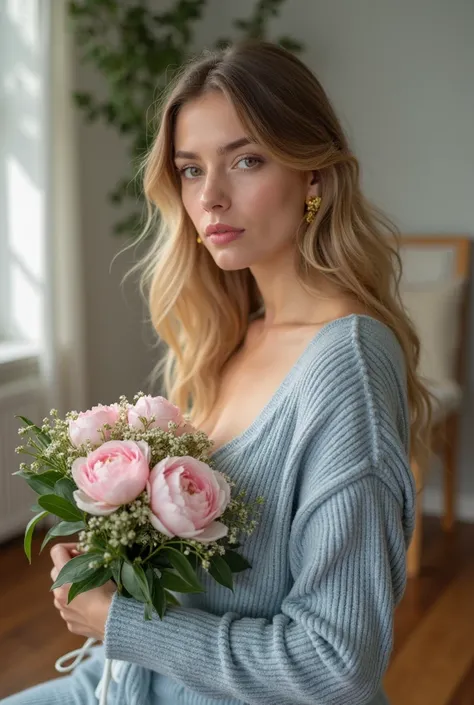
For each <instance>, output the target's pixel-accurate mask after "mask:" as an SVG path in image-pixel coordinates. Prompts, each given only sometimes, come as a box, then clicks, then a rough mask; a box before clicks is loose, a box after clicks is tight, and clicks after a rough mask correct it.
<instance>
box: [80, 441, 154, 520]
mask: <svg viewBox="0 0 474 705" xmlns="http://www.w3.org/2000/svg"><path fill="white" fill-rule="evenodd" d="M150 456H151V453H150V446H149V445H148V443H145V441H107V442H106V443H103V444H102V445H101V446H100V447H99V448H97V449H96V450H93V451H92V453H89V455H88V456H87V458H77V460H75V461H74V462H73V464H72V476H73V478H74V480H75V482H76V485H77V486H78V488H79V489H77V490H75V492H74V499H75V501H76V504H77V506H78V507H79V509H82V510H83V511H85V512H87V513H88V514H94V515H96V516H101V515H102V516H105V515H107V514H112V512H115V511H116V510H117V509H118V508H119V507H120V505H121V504H127V503H128V502H132V501H133V500H134V499H136V497H138V495H139V494H140V492H143V490H144V489H145V487H146V485H147V482H148V478H149V475H150V467H149V463H150Z"/></svg>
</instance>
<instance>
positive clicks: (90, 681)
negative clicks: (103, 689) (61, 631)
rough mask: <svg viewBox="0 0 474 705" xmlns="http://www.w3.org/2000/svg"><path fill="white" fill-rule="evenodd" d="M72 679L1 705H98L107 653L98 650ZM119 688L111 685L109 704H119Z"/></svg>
mask: <svg viewBox="0 0 474 705" xmlns="http://www.w3.org/2000/svg"><path fill="white" fill-rule="evenodd" d="M93 652H94V653H93V654H92V655H91V656H90V657H89V658H87V659H85V660H84V661H83V662H82V663H80V664H79V665H78V666H76V668H75V669H74V671H73V672H72V673H71V675H67V676H61V677H59V678H53V679H52V680H50V681H46V682H45V683H40V684H39V685H34V686H33V687H32V688H27V689H26V690H22V691H20V692H19V693H15V694H14V695H10V696H8V697H7V698H4V699H3V700H0V705H97V704H98V700H97V698H96V696H95V689H96V688H97V684H98V682H99V680H100V678H101V675H102V669H103V667H104V650H103V647H101V646H98V647H96V648H94V649H93ZM116 688H117V684H116V683H115V682H113V681H112V682H111V683H110V685H109V689H108V697H107V700H108V702H110V703H113V702H115V696H116V691H115V689H116Z"/></svg>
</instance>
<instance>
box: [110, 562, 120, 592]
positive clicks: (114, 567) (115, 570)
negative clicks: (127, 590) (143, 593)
mask: <svg viewBox="0 0 474 705" xmlns="http://www.w3.org/2000/svg"><path fill="white" fill-rule="evenodd" d="M110 570H111V571H112V577H113V579H114V580H115V584H116V585H117V589H118V590H119V592H120V590H121V588H122V579H121V577H120V576H121V572H122V561H121V560H120V559H116V560H115V561H112V563H111V564H110Z"/></svg>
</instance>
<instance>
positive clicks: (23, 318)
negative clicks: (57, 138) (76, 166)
mask: <svg viewBox="0 0 474 705" xmlns="http://www.w3.org/2000/svg"><path fill="white" fill-rule="evenodd" d="M48 13H49V2H47V1H45V0H2V2H0V364H2V363H6V362H8V361H11V359H12V358H15V357H22V358H24V357H25V356H28V355H29V356H31V355H32V354H35V352H36V353H37V351H38V347H39V342H40V340H41V336H42V330H43V327H44V320H43V319H44V298H45V296H46V294H45V291H46V288H47V287H46V286H45V284H46V276H47V270H46V266H45V265H46V262H45V250H46V247H45V232H46V206H47V180H48V176H47V174H48V171H47V156H46V155H47V149H48V139H47V137H48V134H47V130H46V129H45V126H46V125H47V113H46V106H47V86H48V81H47V80H46V78H47V61H48V52H47V51H46V46H47V39H48V31H47V26H48V22H47V19H48V16H49V15H48Z"/></svg>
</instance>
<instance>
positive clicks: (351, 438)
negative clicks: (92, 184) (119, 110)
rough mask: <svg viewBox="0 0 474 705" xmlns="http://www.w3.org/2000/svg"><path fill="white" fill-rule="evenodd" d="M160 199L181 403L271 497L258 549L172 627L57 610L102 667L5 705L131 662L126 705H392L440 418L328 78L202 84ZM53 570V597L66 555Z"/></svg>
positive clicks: (52, 693)
mask: <svg viewBox="0 0 474 705" xmlns="http://www.w3.org/2000/svg"><path fill="white" fill-rule="evenodd" d="M144 181H145V193H146V196H147V199H148V202H149V204H150V210H149V213H150V217H149V221H148V225H147V228H146V231H145V233H150V232H155V237H154V243H153V245H152V248H151V250H150V252H149V253H148V255H147V257H146V259H145V261H144V262H142V263H140V265H139V266H143V265H144V273H143V284H144V288H143V290H144V291H145V290H146V291H148V289H149V304H150V311H151V320H152V322H153V325H154V327H155V329H156V331H157V333H158V334H159V336H160V338H161V340H163V341H164V342H165V343H166V344H167V346H168V353H167V357H166V359H165V375H164V380H165V389H166V395H167V396H168V397H169V398H170V400H171V401H173V402H175V403H176V404H178V405H179V406H180V407H181V408H183V409H185V410H187V411H189V413H190V417H191V421H192V422H193V423H194V425H195V426H198V427H199V428H201V429H202V430H204V431H206V432H207V433H208V434H209V436H210V437H211V438H212V439H213V440H214V442H215V451H214V452H213V454H212V460H213V462H214V464H215V467H216V468H217V469H221V470H225V472H226V473H227V474H229V475H230V476H231V477H232V478H233V479H234V481H235V482H236V483H237V486H239V485H241V486H242V487H244V488H245V489H246V490H247V496H248V497H249V499H254V498H255V497H257V496H258V495H263V496H264V497H265V505H264V511H263V513H262V516H261V520H260V523H259V526H258V527H257V530H256V531H255V532H254V533H253V534H252V536H251V537H250V538H249V539H248V540H246V541H245V543H244V544H243V546H242V548H241V551H242V553H243V555H245V556H246V558H247V559H248V560H249V561H250V563H251V564H252V566H253V567H252V569H251V570H249V571H245V572H244V573H241V574H239V575H238V576H237V578H236V580H235V587H234V591H233V592H231V591H229V590H228V589H226V588H224V587H222V586H221V585H219V584H218V583H215V582H214V581H213V580H212V579H208V576H206V575H204V584H205V586H206V588H207V592H206V593H205V594H199V595H186V596H184V597H183V598H182V600H181V602H182V606H181V607H172V608H169V610H168V612H167V614H166V616H165V618H164V620H163V621H162V622H160V620H159V619H154V620H153V621H152V622H144V621H143V611H142V606H141V605H140V604H139V603H138V602H135V601H134V600H133V599H125V598H122V597H117V594H116V593H113V591H112V589H111V586H110V585H107V586H104V588H99V589H97V590H95V591H92V592H90V593H85V594H83V595H80V596H78V597H77V598H76V599H75V600H74V601H73V602H72V603H71V604H70V605H66V600H65V595H66V593H67V588H66V589H59V590H56V591H55V604H56V606H57V607H58V609H59V610H60V612H61V616H62V617H63V619H64V620H65V621H66V622H67V623H68V626H69V628H70V629H71V631H73V632H75V633H78V634H82V635H84V636H95V637H97V638H100V639H103V640H104V645H105V646H104V648H103V647H100V648H97V649H95V651H94V655H93V657H92V658H91V659H89V660H88V661H86V662H85V663H83V664H81V665H80V666H79V667H78V668H77V669H76V671H75V673H74V674H73V675H72V676H68V677H66V678H63V679H59V680H55V681H52V682H50V683H46V684H43V685H41V686H37V687H35V688H33V689H30V690H28V691H25V692H24V693H20V694H18V695H16V696H14V697H12V698H11V699H7V701H5V702H8V703H9V705H14V704H15V705H20V704H21V705H26V704H27V703H33V702H34V703H36V704H38V703H43V702H44V703H48V705H51V703H56V702H57V703H61V705H68V704H69V703H70V704H71V705H72V704H73V703H76V702H81V703H93V702H95V696H94V690H95V688H96V686H97V682H98V680H99V677H100V673H101V669H102V664H103V659H104V651H105V655H106V656H107V657H108V658H112V659H119V660H121V661H123V662H124V663H123V664H122V666H123V667H122V670H121V673H120V677H118V678H117V681H118V682H117V683H115V682H114V683H113V684H112V687H111V689H110V691H109V697H110V702H115V703H120V704H121V705H123V704H127V705H128V704H130V705H132V704H136V705H143V704H144V703H145V704H146V703H149V704H150V705H155V704H156V705H161V704H164V703H166V704H168V703H173V704H174V703H186V704H188V705H191V704H192V705H198V704H199V705H205V704H208V705H210V704H211V703H222V704H224V703H226V704H229V705H230V704H235V705H237V704H239V703H279V704H280V705H298V704H301V705H303V704H304V705H306V704H307V705H310V704H311V705H312V704H313V703H320V704H321V705H322V704H323V703H328V704H329V703H331V704H337V705H339V704H341V705H342V704H346V703H350V705H357V704H358V703H360V704H362V703H371V705H381V704H382V703H386V702H387V700H386V697H385V695H384V693H383V690H382V686H381V684H382V679H383V676H384V673H385V671H386V669H387V666H388V663H389V658H390V654H391V650H392V635H393V613H394V608H395V606H396V605H397V604H398V603H399V601H400V599H401V597H402V595H403V591H404V587H405V582H406V572H405V554H406V548H407V546H408V543H409V541H410V537H411V534H412V531H413V524H414V504H415V486H414V481H413V477H412V475H411V473H410V463H409V455H410V453H413V454H415V455H417V456H419V457H421V455H422V453H423V450H424V448H425V447H426V438H427V434H428V431H429V428H428V426H429V417H430V402H429V396H428V393H427V391H426V390H425V388H424V387H423V385H422V384H421V382H420V380H419V379H418V378H417V375H416V365H417V361H418V348H419V343H418V339H417V336H416V334H415V332H414V330H413V328H412V326H411V324H410V322H409V320H408V319H407V317H406V315H405V313H404V310H403V308H402V306H401V304H400V300H399V296H398V290H397V274H398V265H397V263H398V260H397V257H396V255H395V250H394V246H393V235H394V230H393V228H392V227H391V226H390V225H389V224H388V223H387V222H386V221H385V220H384V219H383V217H382V216H381V215H379V214H377V213H376V211H375V210H374V209H373V208H372V207H370V206H369V205H368V203H367V201H366V200H365V199H364V197H363V195H362V194H361V191H360V187H359V173H358V164H357V161H356V159H355V157H354V155H353V154H352V153H351V151H350V149H349V146H348V144H347V141H346V138H345V136H344V134H343V131H342V129H341V126H340V125H339V122H338V120H337V118H336V116H335V114H334V111H333V109H332V107H331V105H330V102H329V100H328V98H327V96H326V95H325V93H324V91H323V89H322V87H321V86H320V84H319V83H318V81H317V80H316V78H315V77H314V76H313V75H312V74H311V72H310V71H309V70H308V69H307V68H306V67H305V66H304V65H303V64H302V63H301V62H300V61H299V60H298V59H297V58H295V57H294V56H292V55H291V54H290V53H288V52H286V51H284V50H283V49H281V48H279V47H277V46H274V45H272V44H268V43H259V42H253V43H246V44H243V45H239V46H235V47H232V48H230V49H228V50H226V51H224V52H223V53H206V54H205V55H204V56H203V57H201V58H200V59H199V60H196V61H194V62H193V63H191V64H190V65H189V66H187V67H186V68H185V70H184V71H183V72H182V74H181V76H180V77H179V78H178V80H177V81H176V82H175V84H174V86H173V87H172V90H171V91H170V93H169V95H168V96H167V99H166V103H165V105H164V109H163V112H162V121H161V127H160V130H159V132H158V135H157V137H156V140H155V142H154V144H153V146H152V148H151V151H150V153H149V155H148V157H147V161H146V165H145V176H144ZM155 209H157V210H159V213H160V215H161V218H160V225H159V229H158V234H156V231H155V222H156V221H155ZM160 369H161V368H157V372H159V371H160ZM52 555H53V560H54V562H55V567H54V568H53V571H52V577H53V578H54V577H55V576H56V575H57V572H58V570H59V569H60V567H61V566H62V564H63V563H64V562H65V561H67V560H68V559H69V558H70V555H71V553H70V552H69V546H68V545H62V546H59V548H56V549H53V553H52Z"/></svg>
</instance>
